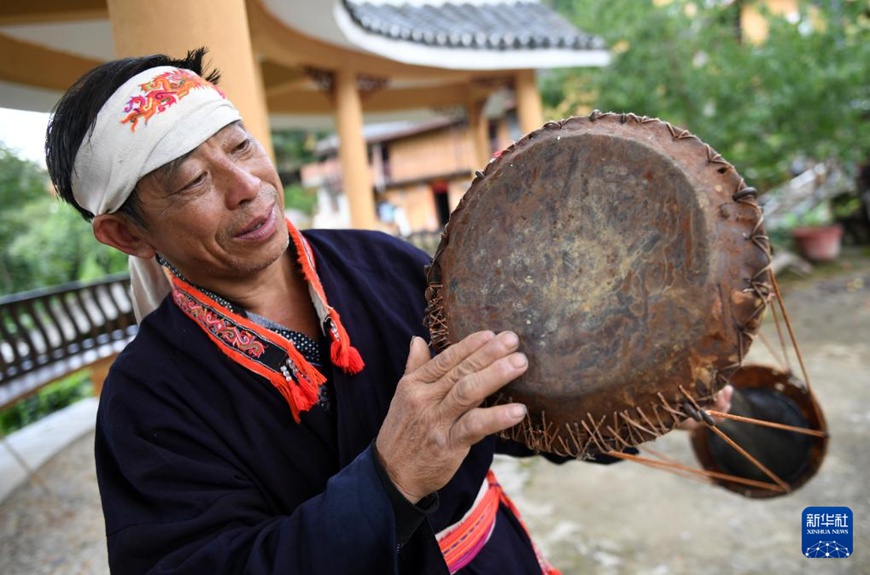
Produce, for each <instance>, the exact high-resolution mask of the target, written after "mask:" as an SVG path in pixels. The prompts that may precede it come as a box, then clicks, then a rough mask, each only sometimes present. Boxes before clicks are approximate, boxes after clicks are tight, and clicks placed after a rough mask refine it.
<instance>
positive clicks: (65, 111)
mask: <svg viewBox="0 0 870 575" xmlns="http://www.w3.org/2000/svg"><path fill="white" fill-rule="evenodd" d="M206 52H207V49H206V48H197V49H196V50H191V51H189V52H188V53H187V56H186V57H184V58H170V57H169V56H166V55H163V54H153V55H150V56H141V57H137V58H123V59H120V60H112V61H110V62H106V63H105V64H101V65H100V66H97V67H96V68H94V69H93V70H91V71H90V72H87V73H86V74H85V75H83V76H82V77H81V78H79V79H78V80H76V82H75V83H74V84H73V85H72V86H71V87H70V88H69V89H68V90H67V91H66V93H65V94H64V95H63V96H62V97H61V99H60V100H59V101H58V102H57V104H56V105H55V107H54V110H53V111H52V115H51V119H50V120H49V124H48V129H47V130H46V134H45V163H46V166H47V167H48V173H49V175H50V176H51V181H52V183H53V184H54V187H55V189H56V190H57V193H58V195H59V196H60V198H61V199H62V200H64V201H65V202H67V203H69V204H70V205H72V206H73V207H74V208H75V209H76V210H78V211H79V213H80V214H81V215H82V217H84V218H85V220H87V221H91V220H92V219H93V218H94V214H92V213H91V212H90V211H88V210H87V209H85V208H83V207H82V206H80V205H79V203H78V202H77V201H76V199H75V197H74V196H73V190H72V172H73V164H74V162H75V159H76V154H78V151H79V148H80V147H81V145H82V142H83V141H84V139H85V137H87V135H88V132H89V131H90V130H91V129H92V128H93V126H94V124H95V123H96V121H97V114H99V113H100V109H101V108H102V107H103V105H104V104H105V103H106V101H107V100H108V99H109V98H110V97H111V96H112V94H114V93H115V90H117V89H118V88H119V87H121V85H122V84H124V82H126V81H127V80H129V79H130V78H132V77H133V76H135V75H136V74H139V73H140V72H144V71H145V70H148V69H149V68H155V67H157V66H174V67H176V68H183V69H185V70H190V71H192V72H195V73H196V74H198V75H199V76H202V77H203V78H205V79H206V80H208V81H209V82H211V83H213V84H217V82H218V80H219V79H220V72H219V71H218V70H213V71H212V72H210V73H209V74H208V75H205V72H204V65H203V60H204V59H205V55H206ZM139 205H140V204H139V197H138V194H137V193H136V190H133V193H132V194H130V197H129V198H128V199H127V200H126V201H125V202H124V204H123V205H122V206H121V207H120V208H118V213H121V214H124V215H126V216H127V217H129V218H130V219H131V220H133V221H134V222H136V223H137V224H139V225H140V226H143V227H144V225H145V222H144V221H143V219H142V215H141V211H140V208H139Z"/></svg>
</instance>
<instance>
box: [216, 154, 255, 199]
mask: <svg viewBox="0 0 870 575" xmlns="http://www.w3.org/2000/svg"><path fill="white" fill-rule="evenodd" d="M223 171H224V176H223V178H222V179H223V180H224V182H223V183H224V186H225V188H224V190H225V191H224V193H225V197H226V202H227V206H228V207H230V208H233V207H236V206H238V205H239V204H242V203H244V202H246V201H249V200H253V199H254V198H256V197H257V194H258V193H259V191H260V186H261V185H262V182H261V180H260V178H259V177H257V176H256V175H254V174H252V173H251V172H250V171H249V170H248V169H246V167H245V166H244V165H240V164H235V163H230V164H229V165H227V166H226V169H225V170H223Z"/></svg>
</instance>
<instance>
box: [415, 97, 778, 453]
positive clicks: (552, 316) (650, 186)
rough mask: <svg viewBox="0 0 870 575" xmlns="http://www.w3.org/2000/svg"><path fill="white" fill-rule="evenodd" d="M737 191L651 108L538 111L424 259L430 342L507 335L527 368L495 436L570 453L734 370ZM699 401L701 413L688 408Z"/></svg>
mask: <svg viewBox="0 0 870 575" xmlns="http://www.w3.org/2000/svg"><path fill="white" fill-rule="evenodd" d="M761 222H762V214H761V210H760V209H759V207H758V205H757V203H756V198H755V191H754V189H752V188H749V187H747V186H746V184H745V183H744V181H743V179H742V178H741V177H740V175H738V173H737V172H736V171H735V169H734V168H733V167H732V166H731V165H730V164H729V163H728V162H726V161H725V160H724V159H722V157H721V156H720V155H719V154H717V153H716V152H715V151H714V150H713V149H712V148H711V147H710V146H708V145H706V144H705V143H703V142H702V141H701V140H699V139H698V138H697V137H695V136H693V135H692V134H690V133H688V132H686V131H684V130H681V129H678V128H676V127H674V126H672V125H670V124H668V123H666V122H663V121H661V120H658V119H652V118H646V117H639V116H635V115H633V114H619V115H618V114H609V113H608V114H601V113H593V114H592V115H591V116H589V117H574V118H569V119H566V120H563V121H560V122H550V123H548V124H546V125H545V126H543V127H542V128H541V129H539V130H537V131H535V132H532V133H530V134H528V135H527V136H525V137H524V138H523V139H522V140H520V141H518V142H517V143H515V144H513V145H511V146H510V147H509V148H508V149H506V150H505V151H504V152H502V153H501V154H499V155H498V156H497V157H496V158H494V159H493V160H492V161H491V162H490V163H489V165H488V166H487V167H486V169H485V170H484V171H483V172H482V173H481V172H478V174H477V177H476V178H475V180H474V182H473V183H472V185H471V187H470V188H469V190H468V192H467V193H466V194H465V196H464V197H463V199H462V201H461V202H460V204H459V206H458V207H457V208H456V209H455V210H454V212H453V213H452V214H451V217H450V222H449V224H448V225H447V227H446V228H445V231H444V234H443V236H442V239H441V243H440V245H439V247H438V250H437V253H436V255H435V258H434V260H433V263H432V265H431V267H430V268H429V270H428V280H429V288H428V290H427V299H428V301H429V310H428V311H427V323H428V325H429V328H430V332H431V336H432V342H433V346H434V347H435V348H436V350H440V349H443V348H444V347H446V346H447V345H449V344H451V343H455V342H457V341H459V340H460V339H462V338H463V337H465V336H466V335H468V334H470V333H472V332H475V331H478V330H482V329H491V330H495V331H499V330H513V331H515V332H516V333H517V334H518V335H519V337H520V340H521V346H522V350H523V351H524V352H525V353H526V354H527V355H528V358H529V369H528V371H527V373H526V374H525V375H524V376H523V377H521V378H520V379H518V380H516V381H514V382H512V383H511V384H510V385H508V386H507V387H505V388H504V389H503V390H502V392H501V393H500V394H499V395H498V396H497V397H493V398H490V400H489V402H490V403H492V404H495V403H500V402H509V401H518V402H521V403H524V404H526V405H527V406H528V408H529V413H528V417H527V418H526V420H525V421H524V422H523V423H522V424H521V425H518V426H516V427H514V428H513V429H512V430H510V431H509V432H507V436H508V437H510V438H512V439H515V440H518V441H520V442H522V443H524V444H526V445H527V446H529V447H531V448H532V449H535V450H539V451H544V452H549V453H554V454H559V455H569V456H576V457H580V458H584V457H588V456H592V455H595V454H597V453H602V452H608V451H620V450H623V449H625V448H626V447H629V446H634V445H638V444H640V443H642V442H644V441H647V440H650V439H654V438H655V437H657V436H659V435H661V434H663V433H666V432H668V431H669V430H671V429H672V428H673V427H674V426H675V425H676V424H677V423H678V422H679V421H682V420H683V419H685V418H687V417H690V416H693V415H697V413H698V412H699V408H703V407H704V406H705V405H708V404H709V403H710V402H711V401H712V396H713V394H715V393H716V392H717V391H718V390H719V389H721V388H722V387H723V386H724V385H725V384H726V383H727V382H728V380H729V378H730V377H731V375H732V374H733V373H734V372H735V371H736V370H737V368H738V367H739V366H740V365H741V363H742V361H743V358H744V355H745V354H746V352H747V350H748V348H749V346H750V343H751V342H752V339H753V335H754V334H755V333H756V331H757V330H758V327H759V322H760V318H761V316H762V313H763V311H764V308H765V306H766V304H767V301H768V297H769V293H770V292H769V288H770V283H769V281H770V276H769V271H768V270H769V265H770V252H769V247H768V242H767V238H766V236H765V235H764V231H763V228H762V224H761ZM701 413H703V410H701Z"/></svg>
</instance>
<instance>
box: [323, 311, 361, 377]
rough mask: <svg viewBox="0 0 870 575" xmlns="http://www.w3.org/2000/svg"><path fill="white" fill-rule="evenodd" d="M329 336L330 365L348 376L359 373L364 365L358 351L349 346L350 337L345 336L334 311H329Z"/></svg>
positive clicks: (342, 326)
mask: <svg viewBox="0 0 870 575" xmlns="http://www.w3.org/2000/svg"><path fill="white" fill-rule="evenodd" d="M329 335H330V337H332V345H331V346H330V348H329V352H330V353H329V355H330V357H331V359H332V363H333V364H334V365H337V366H338V367H340V368H341V369H342V371H344V372H345V373H347V374H349V375H356V374H358V373H359V372H361V371H362V370H363V368H364V367H365V366H366V364H365V362H363V359H362V356H361V355H360V353H359V351H357V349H356V348H355V347H353V346H352V345H350V336H348V335H347V331H346V330H345V329H344V325H342V323H341V318H340V317H339V315H338V312H337V311H335V310H334V309H330V311H329Z"/></svg>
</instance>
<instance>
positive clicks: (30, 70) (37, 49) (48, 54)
mask: <svg viewBox="0 0 870 575" xmlns="http://www.w3.org/2000/svg"><path fill="white" fill-rule="evenodd" d="M0 54H6V56H5V57H3V58H0V78H2V79H3V80H6V81H7V82H13V83H17V84H24V85H26V86H30V87H33V88H45V89H47V90H61V91H64V90H66V89H67V88H69V87H70V86H71V85H72V84H73V82H75V81H76V80H78V78H79V77H80V76H81V75H82V74H84V73H85V72H87V71H89V70H91V69H93V68H95V67H97V66H99V65H100V64H101V62H100V61H99V60H91V59H90V58H83V57H81V56H73V55H71V54H67V53H65V52H58V51H55V50H50V49H48V48H44V47H42V46H38V45H36V44H31V43H29V42H22V41H21V40H17V39H15V38H10V37H9V36H4V35H2V34H0ZM12 55H14V57H13V56H12Z"/></svg>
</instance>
